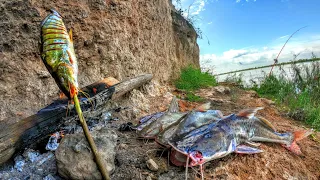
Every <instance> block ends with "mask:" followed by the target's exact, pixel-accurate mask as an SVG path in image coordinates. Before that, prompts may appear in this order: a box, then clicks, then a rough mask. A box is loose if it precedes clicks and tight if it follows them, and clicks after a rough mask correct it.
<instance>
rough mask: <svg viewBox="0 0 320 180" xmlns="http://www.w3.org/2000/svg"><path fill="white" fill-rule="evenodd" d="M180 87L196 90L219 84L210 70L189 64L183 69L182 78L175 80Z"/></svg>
mask: <svg viewBox="0 0 320 180" xmlns="http://www.w3.org/2000/svg"><path fill="white" fill-rule="evenodd" d="M175 85H176V87H177V88H178V89H181V90H186V91H194V90H197V89H200V88H205V87H209V86H215V85H217V81H216V78H215V77H214V76H212V75H211V74H210V73H209V72H201V70H200V69H197V68H194V67H192V66H188V67H186V68H184V69H182V71H181V75H180V78H179V79H178V80H177V81H176V82H175Z"/></svg>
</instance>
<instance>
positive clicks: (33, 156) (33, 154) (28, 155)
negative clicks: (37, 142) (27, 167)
mask: <svg viewBox="0 0 320 180" xmlns="http://www.w3.org/2000/svg"><path fill="white" fill-rule="evenodd" d="M39 155H40V153H39V152H38V151H35V150H33V149H27V150H25V151H24V153H23V155H22V156H23V157H24V158H25V159H26V160H27V161H30V162H35V161H37V160H38V157H39Z"/></svg>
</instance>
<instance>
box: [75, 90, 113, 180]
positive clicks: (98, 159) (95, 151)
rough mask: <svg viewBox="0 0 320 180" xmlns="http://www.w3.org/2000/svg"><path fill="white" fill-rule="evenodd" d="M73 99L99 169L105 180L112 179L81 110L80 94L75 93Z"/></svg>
mask: <svg viewBox="0 0 320 180" xmlns="http://www.w3.org/2000/svg"><path fill="white" fill-rule="evenodd" d="M73 101H74V106H75V108H76V111H77V113H78V116H79V119H80V123H81V126H82V129H83V132H84V135H85V136H86V138H87V140H88V143H89V145H90V148H91V150H92V153H93V156H94V159H95V161H96V163H97V166H98V169H99V170H100V173H101V176H102V178H103V179H105V180H110V177H109V172H107V168H106V167H105V165H104V164H103V162H102V159H101V156H100V154H99V153H98V149H97V146H96V144H95V143H94V140H93V138H92V136H91V134H90V131H89V128H88V126H87V123H86V120H85V119H84V117H83V114H82V111H81V108H80V104H79V100H78V96H77V95H75V96H74V97H73Z"/></svg>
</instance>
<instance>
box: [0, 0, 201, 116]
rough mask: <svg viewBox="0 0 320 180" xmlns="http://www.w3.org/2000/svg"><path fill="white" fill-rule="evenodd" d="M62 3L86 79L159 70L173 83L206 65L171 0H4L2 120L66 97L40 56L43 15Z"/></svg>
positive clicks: (157, 74)
mask: <svg viewBox="0 0 320 180" xmlns="http://www.w3.org/2000/svg"><path fill="white" fill-rule="evenodd" d="M51 8H54V9H56V10H58V11H59V12H60V14H61V15H62V16H63V18H64V22H65V24H66V26H67V28H68V29H72V30H73V36H74V37H73V39H74V42H75V51H76V55H77V58H78V62H79V73H80V74H79V83H80V87H82V86H85V85H88V84H90V83H92V82H95V81H98V80H100V79H102V78H104V77H108V76H113V77H115V78H117V79H119V80H122V79H124V78H126V77H132V76H136V75H138V74H142V73H152V74H153V75H154V78H155V80H157V81H159V82H161V83H165V82H168V81H170V80H171V79H173V78H176V77H177V75H178V73H179V70H180V69H181V67H183V66H186V65H188V64H194V65H196V66H199V48H198V45H197V43H196V32H195V31H194V29H193V28H192V27H191V26H190V25H189V24H188V23H187V22H186V21H185V20H184V19H183V18H182V17H181V16H180V15H179V14H177V13H176V12H175V11H172V8H173V7H172V4H171V2H170V0H169V1H168V0H152V1H151V0H125V1H124V0H93V1H87V0H75V1H63V0H57V1H49V0H15V1H5V0H1V1H0V20H1V21H0V29H1V33H0V104H1V105H0V121H3V120H6V119H10V120H19V119H22V118H24V117H27V116H29V115H31V114H33V113H35V112H36V111H37V110H39V109H40V108H41V107H43V106H45V105H47V104H48V103H50V102H51V101H52V100H53V99H56V98H57V97H58V87H57V85H56V84H55V82H54V80H53V78H51V76H50V75H49V74H48V72H47V70H46V68H45V66H44V65H43V63H42V61H41V59H40V56H39V49H38V47H39V46H38V43H39V41H40V37H39V34H40V26H39V24H40V21H41V20H42V19H43V18H44V17H45V16H46V15H47V14H48V11H47V10H49V9H51Z"/></svg>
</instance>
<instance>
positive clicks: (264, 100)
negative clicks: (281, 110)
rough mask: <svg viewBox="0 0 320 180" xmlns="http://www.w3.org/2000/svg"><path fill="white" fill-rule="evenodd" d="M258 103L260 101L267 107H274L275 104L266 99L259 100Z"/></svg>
mask: <svg viewBox="0 0 320 180" xmlns="http://www.w3.org/2000/svg"><path fill="white" fill-rule="evenodd" d="M260 101H262V102H263V103H265V104H267V105H270V106H271V105H275V102H274V101H272V100H270V99H266V98H260Z"/></svg>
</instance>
